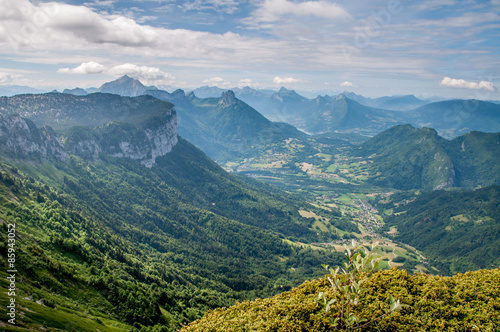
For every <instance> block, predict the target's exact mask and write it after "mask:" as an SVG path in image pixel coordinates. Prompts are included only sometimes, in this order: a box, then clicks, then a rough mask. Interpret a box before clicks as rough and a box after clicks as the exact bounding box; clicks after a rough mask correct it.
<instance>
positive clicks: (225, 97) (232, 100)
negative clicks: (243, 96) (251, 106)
mask: <svg viewBox="0 0 500 332" xmlns="http://www.w3.org/2000/svg"><path fill="white" fill-rule="evenodd" d="M221 99H222V100H221V101H220V104H221V105H222V106H225V107H230V106H234V105H236V96H235V95H234V92H233V91H231V90H228V91H226V92H223V93H222V96H221Z"/></svg>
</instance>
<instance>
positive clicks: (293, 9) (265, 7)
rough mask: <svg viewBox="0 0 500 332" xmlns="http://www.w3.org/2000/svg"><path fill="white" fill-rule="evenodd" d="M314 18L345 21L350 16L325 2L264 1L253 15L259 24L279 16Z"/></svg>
mask: <svg viewBox="0 0 500 332" xmlns="http://www.w3.org/2000/svg"><path fill="white" fill-rule="evenodd" d="M284 15H294V16H316V17H322V18H328V19H346V18H350V15H349V13H348V12H347V11H345V10H344V9H343V8H342V7H340V6H339V5H337V4H335V3H331V2H327V1H323V0H320V1H305V2H298V3H296V2H291V1H288V0H265V1H264V2H263V3H262V6H261V7H260V8H259V9H257V11H256V12H255V13H254V14H253V17H254V19H256V20H258V21H260V22H273V21H277V20H279V18H280V17H281V16H284Z"/></svg>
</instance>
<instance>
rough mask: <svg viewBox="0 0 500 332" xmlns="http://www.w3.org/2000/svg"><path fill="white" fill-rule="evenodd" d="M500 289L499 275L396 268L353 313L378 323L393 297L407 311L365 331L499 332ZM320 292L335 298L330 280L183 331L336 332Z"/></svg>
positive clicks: (223, 312)
mask: <svg viewBox="0 0 500 332" xmlns="http://www.w3.org/2000/svg"><path fill="white" fill-rule="evenodd" d="M498 284H500V270H498V269H496V270H491V271H488V270H481V271H475V272H467V273H466V274H458V275H455V276H453V277H440V276H429V275H426V274H418V275H414V276H410V275H409V274H408V273H407V272H406V271H404V270H397V269H395V268H394V269H391V270H388V271H381V272H378V273H376V274H374V275H373V276H372V277H370V278H369V279H368V280H367V281H366V282H365V283H364V284H363V287H362V288H363V289H365V291H364V292H362V293H361V296H360V303H359V304H358V305H356V306H355V307H354V311H355V313H356V315H357V316H358V317H364V318H374V317H378V316H379V315H381V314H382V313H383V308H385V307H386V306H387V304H385V302H386V301H385V300H386V298H387V297H388V296H389V295H392V296H393V297H394V298H397V299H400V301H401V302H402V304H403V309H402V310H400V311H397V312H394V313H392V314H390V315H388V316H386V317H384V318H383V319H381V320H379V321H377V322H376V323H373V324H371V325H368V326H367V327H365V328H362V329H361V331H472V330H475V329H477V330H480V331H496V330H498V329H499V328H500V300H499V299H500V288H499V287H498ZM321 291H323V292H326V294H327V297H329V296H331V293H330V285H329V283H328V280H327V279H326V278H324V279H319V280H316V281H309V282H305V283H304V284H303V285H301V286H300V287H297V288H296V289H293V290H292V291H290V292H286V293H283V294H280V295H277V296H275V297H273V298H271V299H265V300H255V301H252V302H243V303H240V304H237V305H235V306H233V307H230V308H225V309H217V310H214V311H211V312H209V313H207V314H206V315H205V316H204V317H203V318H202V319H201V320H198V321H196V322H193V323H191V324H190V325H189V326H187V327H185V328H183V329H182V330H181V331H183V332H194V331H196V332H202V331H214V332H215V331H221V332H222V331H283V332H284V331H311V332H312V331H314V332H322V331H325V332H326V331H337V329H335V328H334V327H332V326H331V323H330V320H329V319H328V317H326V316H325V313H324V310H323V307H322V306H321V305H320V304H319V303H318V302H317V301H316V298H317V296H318V294H319V292H321ZM338 310H339V306H338V304H337V303H334V304H332V309H331V311H332V312H337V311H338Z"/></svg>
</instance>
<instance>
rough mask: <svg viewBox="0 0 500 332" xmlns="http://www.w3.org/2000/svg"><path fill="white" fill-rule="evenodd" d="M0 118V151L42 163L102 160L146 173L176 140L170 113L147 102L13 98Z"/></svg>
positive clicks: (166, 106) (0, 107)
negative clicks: (126, 161)
mask: <svg viewBox="0 0 500 332" xmlns="http://www.w3.org/2000/svg"><path fill="white" fill-rule="evenodd" d="M19 113H20V114H22V116H21V115H20V114H19ZM2 114H3V115H2ZM0 115H1V116H2V117H1V118H0V140H1V142H2V143H3V144H2V147H5V148H6V149H7V150H8V151H10V152H14V153H15V154H16V155H19V154H29V155H33V154H36V155H39V156H40V157H41V158H44V159H49V158H56V159H59V160H65V159H67V158H68V153H69V154H73V155H77V156H80V157H82V158H84V159H96V158H99V156H100V155H101V154H107V155H110V156H112V157H117V158H132V159H135V160H139V161H140V162H141V163H142V164H143V165H144V166H146V167H151V166H153V164H154V163H155V161H156V158H158V157H160V156H164V155H166V154H167V153H169V152H170V151H172V148H173V147H174V146H175V145H176V144H177V140H178V138H177V113H176V111H175V108H174V107H173V105H172V104H170V103H168V102H165V101H161V100H158V99H155V98H153V97H151V96H141V97H135V98H127V97H120V96H116V95H105V94H93V95H88V96H78V97H77V96H72V95H68V94H45V95H26V96H17V97H15V98H14V97H12V98H3V99H1V100H0ZM32 120H33V121H32ZM35 123H36V124H35ZM37 126H39V127H42V129H39V128H38V127H37ZM49 126H50V127H49ZM52 127H54V128H55V129H56V130H57V133H56V131H54V130H53V129H52ZM61 137H63V138H64V140H63V139H61ZM62 141H64V145H63V144H62Z"/></svg>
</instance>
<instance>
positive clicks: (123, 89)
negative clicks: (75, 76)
mask: <svg viewBox="0 0 500 332" xmlns="http://www.w3.org/2000/svg"><path fill="white" fill-rule="evenodd" d="M77 91H78V92H77V93H82V91H80V90H77ZM97 91H98V92H106V93H114V94H118V95H122V96H138V95H141V94H150V95H153V96H155V97H157V98H160V99H163V100H167V101H170V102H172V103H174V104H175V105H176V107H177V109H178V112H179V130H180V132H181V135H182V134H183V133H184V136H186V137H187V138H188V139H190V138H192V139H195V138H194V135H191V134H189V133H188V132H189V131H193V130H194V129H193V128H189V127H190V126H196V125H197V126H200V123H199V119H197V118H196V117H197V116H198V115H199V113H203V111H200V112H197V111H196V112H195V111H193V110H194V109H199V108H200V107H212V108H213V107H215V106H214V103H211V102H206V103H203V102H200V100H204V99H206V100H207V101H208V100H210V99H211V98H220V96H221V95H222V93H225V92H226V91H228V90H226V89H221V88H217V87H208V86H206V87H202V88H198V89H195V90H193V91H192V93H191V92H190V93H188V94H187V95H186V94H185V93H184V92H183V91H182V90H177V91H174V92H172V93H168V92H167V91H164V90H161V89H158V88H156V87H146V86H145V85H143V84H142V83H141V82H140V81H138V80H135V79H133V78H131V77H128V76H124V77H121V78H119V79H117V80H115V81H112V82H108V83H105V84H103V85H102V86H101V87H100V88H99V89H98V90H97ZM231 91H233V93H234V96H235V97H236V98H237V99H240V100H241V101H243V102H245V103H246V104H247V105H249V106H250V108H253V109H254V110H255V111H257V112H258V113H261V114H262V115H264V116H265V117H266V118H268V119H269V120H271V121H276V122H284V123H288V124H290V125H293V126H295V127H296V128H298V129H299V130H302V131H305V132H308V133H312V134H318V133H328V132H343V133H357V134H363V135H368V136H374V135H376V134H378V133H380V132H382V131H383V130H385V129H388V128H390V127H391V126H393V125H396V124H406V123H409V124H412V125H413V126H418V127H422V126H426V127H431V128H435V129H436V130H437V131H438V133H439V134H440V135H441V136H443V137H446V138H453V137H456V136H459V135H461V134H464V133H467V132H468V131H471V130H476V131H484V132H496V131H498V128H499V127H500V106H499V105H498V104H496V103H492V102H486V101H479V100H448V101H437V102H431V101H430V100H422V99H418V98H416V97H415V96H413V95H407V96H392V97H380V98H375V99H371V98H366V97H363V96H359V95H356V94H354V93H352V92H347V93H343V94H340V95H338V96H333V97H331V96H328V95H325V96H318V97H316V98H314V99H308V98H305V97H303V96H301V95H299V94H298V93H296V92H295V91H293V90H288V89H286V88H284V87H282V88H281V89H280V90H279V91H272V90H256V89H252V88H249V87H245V88H235V89H233V90H231ZM68 93H69V92H68ZM198 94H199V96H198ZM186 96H190V97H191V98H187V99H186V98H185V97H186ZM214 96H216V97H214ZM192 97H197V102H196V105H195V104H193V103H191V102H190V100H193V98H192ZM201 105H203V106H201ZM188 115H189V117H188ZM193 117H194V118H193ZM184 122H186V124H187V128H185V127H184ZM188 123H189V124H188ZM208 129H209V131H210V128H208ZM199 130H202V131H206V130H207V128H201V129H200V128H196V130H194V131H196V132H198V131H199ZM207 135H208V136H207ZM207 135H204V134H203V135H202V136H207V137H210V136H217V134H216V133H207ZM239 139H243V138H242V137H239ZM226 141H227V140H226ZM193 142H194V141H193ZM194 143H195V145H197V146H199V145H198V142H194ZM213 143H214V144H220V143H221V141H218V140H216V139H215V140H213ZM199 147H201V146H199ZM226 148H227V149H228V150H229V151H228V153H231V147H227V146H226ZM202 149H203V150H204V151H205V147H202ZM236 150H240V151H241V149H240V148H236ZM206 152H207V153H208V154H209V155H210V156H211V157H213V158H215V159H217V158H219V157H220V156H217V155H216V154H214V152H213V151H206Z"/></svg>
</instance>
